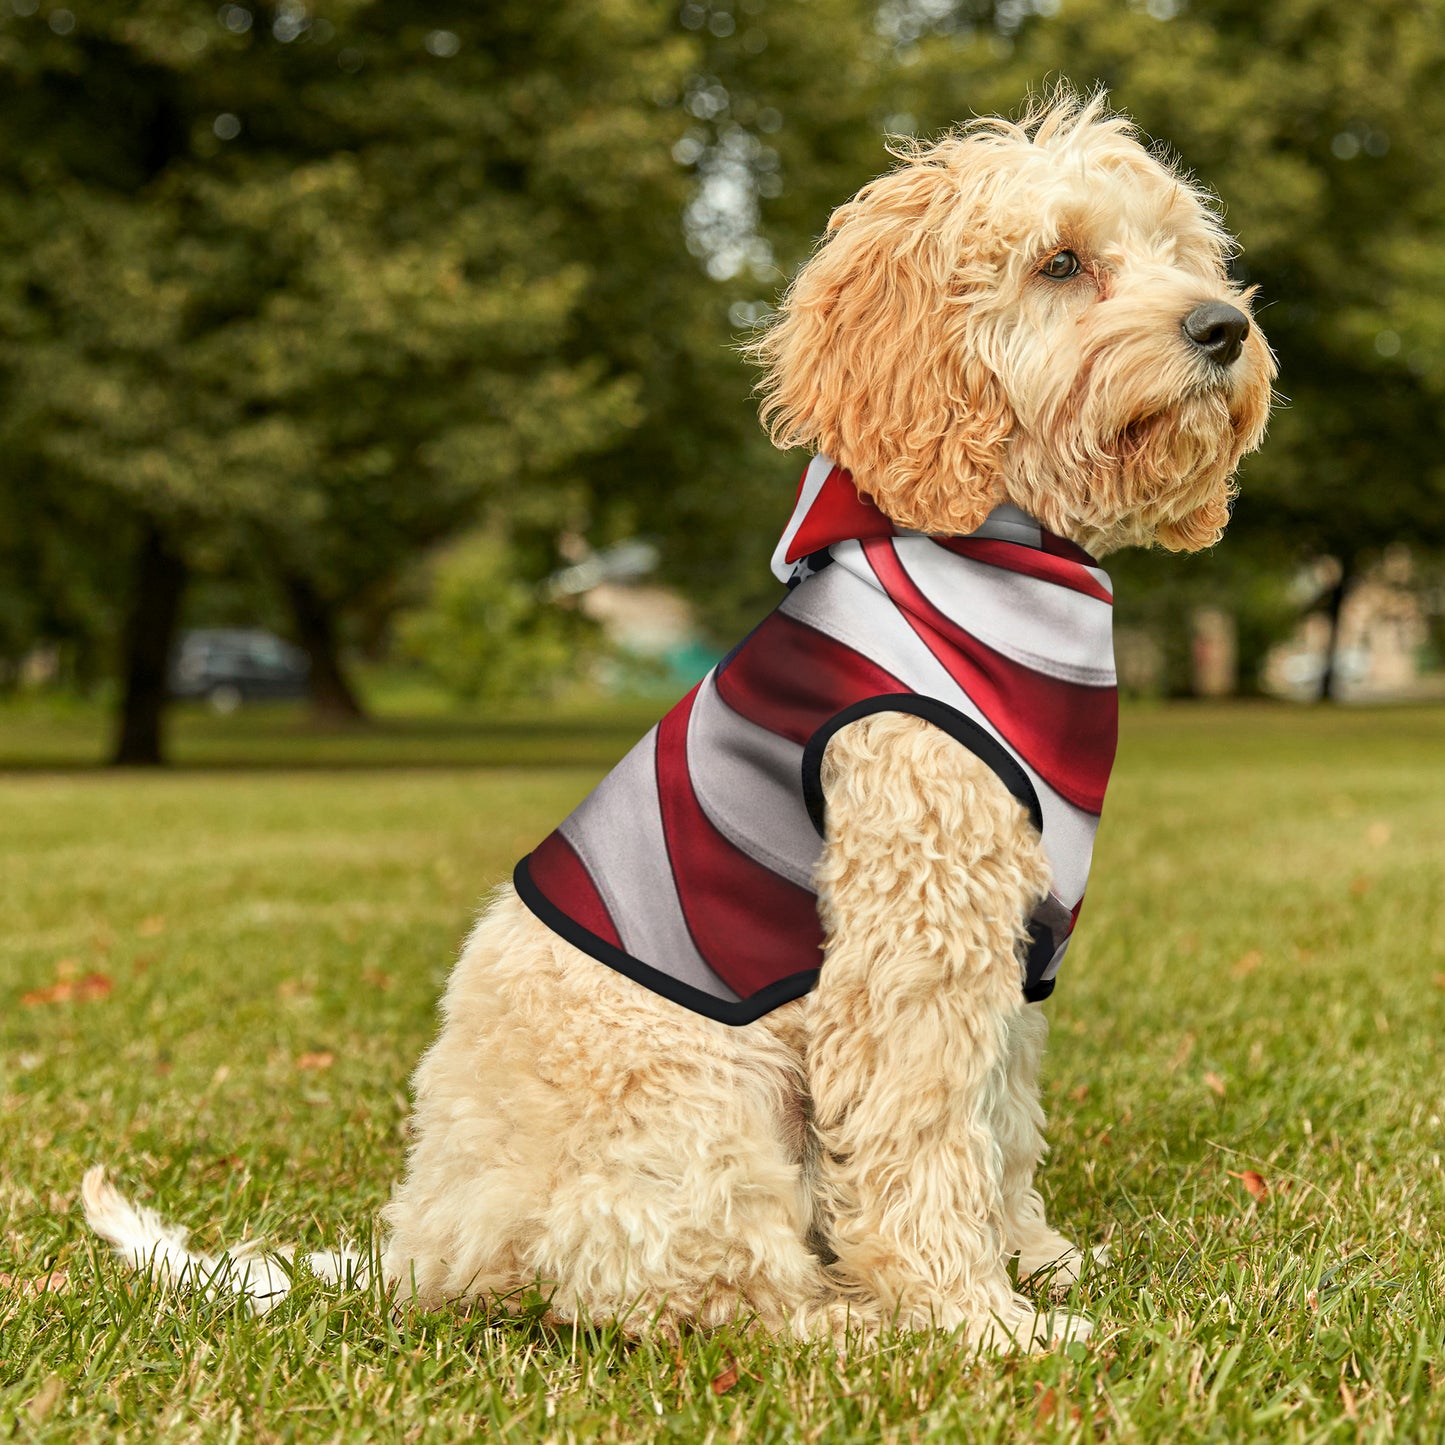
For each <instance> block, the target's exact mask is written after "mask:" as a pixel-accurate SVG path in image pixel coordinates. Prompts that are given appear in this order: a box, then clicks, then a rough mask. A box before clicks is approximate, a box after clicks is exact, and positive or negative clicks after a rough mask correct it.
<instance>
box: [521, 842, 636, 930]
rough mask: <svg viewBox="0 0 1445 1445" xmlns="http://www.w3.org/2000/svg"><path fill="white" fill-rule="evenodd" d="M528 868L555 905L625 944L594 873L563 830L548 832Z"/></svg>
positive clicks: (578, 920)
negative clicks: (579, 855) (589, 869)
mask: <svg viewBox="0 0 1445 1445" xmlns="http://www.w3.org/2000/svg"><path fill="white" fill-rule="evenodd" d="M527 872H528V874H529V875H530V877H531V879H532V882H533V883H535V884H536V886H537V890H538V892H540V893H541V894H542V896H543V897H544V898H545V899H546V900H547V901H548V902H549V903H551V904H552V905H553V906H554V907H555V908H557V909H558V910H560V911H561V912H563V913H565V914H567V916H568V917H569V918H574V919H576V921H577V922H578V923H580V924H581V925H582V927H583V928H586V929H588V930H589V931H590V932H592V933H595V934H596V935H597V937H598V938H601V939H605V940H606V941H607V942H608V943H610V944H611V945H612V946H613V947H614V948H621V947H622V939H621V938H620V937H619V936H618V933H617V926H616V925H615V924H614V923H613V922H612V915H611V914H610V913H608V911H607V905H606V904H605V903H604V902H603V901H602V895H601V894H600V893H599V892H598V891H597V885H596V884H595V883H594V882H593V881H592V875H591V874H590V873H589V872H588V871H587V866H586V864H584V863H583V862H582V860H581V859H580V858H579V857H578V856H577V852H576V849H574V848H573V847H572V845H571V844H570V843H569V842H568V841H567V840H566V839H565V838H564V837H563V836H562V835H561V834H560V833H552V834H549V835H548V836H547V837H546V838H544V839H543V840H542V841H541V842H540V843H539V844H537V846H536V847H535V848H534V849H533V850H532V852H531V853H530V854H529V855H528V858H527Z"/></svg>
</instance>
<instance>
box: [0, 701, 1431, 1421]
mask: <svg viewBox="0 0 1445 1445" xmlns="http://www.w3.org/2000/svg"><path fill="white" fill-rule="evenodd" d="M640 716H641V715H640V714H639V713H637V712H635V711H633V712H629V713H626V714H625V715H617V714H608V713H587V712H585V711H577V712H569V713H565V714H561V715H557V714H553V715H551V716H548V717H530V718H529V717H525V716H519V717H515V718H511V719H508V720H505V721H504V722H502V723H497V724H494V725H492V726H491V727H483V726H481V725H480V724H461V723H455V722H452V723H449V722H447V721H446V720H444V719H439V718H433V719H431V720H429V721H428V720H423V721H422V722H418V723H415V724H410V725H408V724H401V723H393V724H390V725H388V726H387V727H385V728H383V729H381V730H380V731H379V732H377V733H372V734H357V735H353V736H349V737H342V738H339V739H332V738H327V737H325V736H323V735H318V734H312V733H308V732H306V731H305V730H304V729H302V728H300V727H298V725H297V724H296V722H295V720H294V719H293V718H292V717H291V715H290V714H287V713H284V712H281V713H276V714H267V715H265V716H249V717H248V716H244V715H243V716H242V717H241V718H238V719H229V720H226V721H225V722H224V724H222V723H213V722H211V721H209V720H206V719H204V718H194V717H193V718H191V719H189V720H187V722H186V723H185V725H184V727H183V728H182V730H181V735H180V736H179V737H178V741H177V755H178V756H179V757H180V758H181V760H182V761H183V762H185V763H186V764H188V766H187V767H184V768H182V769H178V770H177V771H174V772H171V773H167V774H165V775H162V776H140V775H135V774H130V775H125V774H116V775H107V774H104V773H100V772H94V771H89V770H86V769H84V768H81V767H78V766H73V765H75V764H79V763H81V762H83V761H84V760H85V759H86V758H88V757H90V756H93V755H94V753H95V749H96V746H97V740H98V737H99V734H98V732H97V731H96V730H95V729H94V727H93V725H92V723H91V722H89V721H87V720H86V719H84V718H78V719H75V720H72V721H71V722H66V721H65V720H63V719H62V720H60V721H55V720H53V719H52V720H51V721H50V722H49V723H47V722H46V721H45V719H44V718H38V717H37V715H35V714H23V715H21V714H17V715H15V716H13V717H10V718H7V717H6V715H4V714H0V758H4V759H6V760H7V761H9V762H11V763H12V764H15V765H20V764H28V765H29V770H28V771H18V770H17V771H11V772H9V773H7V774H4V775H0V818H3V832H0V877H3V889H0V1009H3V1023H0V1030H3V1032H0V1121H3V1125H0V1437H4V1438H10V1437H12V1436H14V1437H17V1438H24V1439H38V1440H107V1441H108V1440H116V1439H128V1440H132V1441H137V1442H140V1441H146V1442H149V1441H181V1440H192V1439H197V1440H200V1439H205V1440H212V1439H216V1440H220V1439H226V1440H237V1439H257V1440H265V1441H269V1440H292V1439H295V1440H308V1441H309V1440H317V1441H321V1440H327V1441H329V1440H347V1441H351V1440H355V1441H363V1440H386V1441H389V1440H397V1441H403V1440H404V1441H420V1440H437V1441H441V1440H452V1439H457V1438H462V1437H464V1436H482V1437H486V1438H490V1439H496V1440H517V1441H522V1440H540V1439H547V1438H555V1439H557V1440H578V1441H582V1440H593V1439H598V1440H619V1441H623V1440H626V1441H632V1440H655V1439H675V1440H687V1441H693V1440H698V1441H701V1440H709V1439H716V1440H729V1441H730V1440H798V1441H829V1442H832V1441H854V1440H857V1441H865V1440H868V1441H871V1440H879V1439H885V1440H905V1441H912V1440H916V1439H924V1438H929V1439H939V1440H953V1439H956V1440H967V1441H970V1442H972V1441H991V1440H1023V1439H1027V1440H1092V1439H1102V1440H1117V1441H1204V1440H1209V1441H1235V1440H1240V1441H1246V1440H1250V1441H1252V1440H1288V1441H1301V1442H1303V1441H1325V1440H1342V1441H1343V1440H1350V1441H1354V1440H1357V1439H1360V1440H1386V1439H1399V1440H1406V1441H1415V1440H1429V1441H1436V1440H1440V1439H1442V1438H1445V1291H1442V1281H1445V1242H1442V1237H1441V1224H1442V1221H1445V1169H1442V1163H1441V1156H1442V1150H1445V1124H1442V1116H1445V1087H1442V1079H1441V1066H1442V1062H1445V1052H1442V1039H1445V711H1442V710H1438V709H1402V710H1399V711H1383V710H1381V711H1366V710H1359V711H1355V710H1348V711H1346V710H1329V709H1326V710H1318V711H1303V710H1301V711H1295V710H1284V709H1276V708H1268V707H1242V706H1241V707H1233V708H1210V709H1204V708H1198V709H1184V708H1158V709H1150V710H1143V709H1140V710H1135V711H1131V712H1128V713H1126V716H1125V718H1124V726H1123V738H1122V744H1121V752H1120V762H1119V765H1118V769H1117V771H1116V777H1115V782H1114V784H1113V786H1112V788H1111V792H1110V799H1109V807H1108V811H1107V814H1106V817H1105V821H1104V825H1103V828H1102V830H1101V833H1100V840H1099V856H1098V861H1097V864H1096V867H1095V872H1094V883H1093V885H1092V889H1091V893H1090V897H1089V902H1088V905H1087V908H1086V911H1085V914H1084V917H1083V920H1082V922H1081V925H1080V932H1079V936H1078V939H1077V942H1076V944H1075V946H1074V949H1073V951H1072V952H1071V954H1070V957H1069V962H1068V965H1067V967H1066V977H1065V979H1064V980H1063V982H1062V984H1061V987H1060V989H1059V991H1058V993H1057V994H1056V996H1055V998H1054V999H1053V1000H1051V1001H1050V1002H1049V1003H1048V1004H1047V1005H1046V1007H1047V1009H1048V1011H1049V1014H1050V1016H1051V1018H1052V1021H1053V1024H1054V1039H1053V1046H1052V1050H1051V1056H1050V1060H1049V1063H1048V1066H1047V1084H1046V1089H1047V1104H1048V1108H1049V1112H1050V1118H1051V1138H1052V1140H1053V1143H1054V1154H1053V1158H1052V1161H1051V1163H1050V1165H1049V1166H1048V1168H1047V1170H1046V1174H1045V1180H1044V1189H1045V1193H1046V1195H1047V1197H1048V1198H1049V1199H1050V1200H1051V1207H1052V1212H1053V1214H1054V1216H1055V1217H1056V1222H1057V1223H1058V1224H1059V1225H1060V1227H1062V1228H1063V1229H1064V1230H1065V1231H1066V1232H1069V1233H1072V1234H1074V1235H1075V1236H1076V1237H1078V1238H1080V1239H1083V1240H1086V1241H1095V1240H1099V1239H1104V1238H1107V1239H1108V1240H1109V1242H1110V1244H1111V1248H1112V1256H1111V1259H1110V1261H1109V1263H1107V1264H1106V1265H1104V1266H1101V1267H1099V1268H1098V1269H1096V1270H1095V1271H1094V1272H1093V1273H1092V1275H1091V1276H1090V1277H1089V1278H1087V1279H1086V1280H1085V1281H1084V1283H1083V1285H1082V1286H1081V1287H1080V1289H1079V1291H1078V1298H1077V1300H1076V1304H1075V1307H1077V1308H1081V1309H1084V1310H1086V1311H1087V1312H1089V1313H1090V1314H1092V1315H1093V1316H1094V1317H1095V1318H1096V1320H1097V1321H1098V1331H1097V1334H1096V1337H1095V1340H1094V1341H1093V1342H1091V1343H1090V1344H1089V1345H1088V1346H1087V1347H1082V1346H1074V1347H1071V1353H1069V1354H1058V1355H1053V1356H1046V1357H1041V1358H1033V1359H1025V1360H1014V1361H1009V1362H999V1361H997V1360H987V1359H986V1360H982V1361H979V1360H976V1359H974V1358H973V1357H971V1356H970V1355H969V1353H968V1351H967V1350H966V1349H965V1348H963V1347H961V1345H960V1343H959V1341H958V1340H957V1339H953V1338H948V1337H942V1336H940V1337H923V1336H909V1337H903V1338H898V1339H894V1340H892V1341H889V1342H888V1343H886V1344H885V1345H884V1347H883V1348H882V1349H881V1350H879V1351H876V1352H874V1353H871V1354H867V1355H859V1356H855V1357H852V1358H849V1359H847V1360H845V1361H842V1362H840V1361H839V1360H837V1359H836V1358H835V1357H834V1355H833V1353H832V1352H831V1351H829V1350H826V1349H821V1348H799V1347H795V1346H792V1345H788V1344H775V1343H771V1342H767V1341H758V1340H753V1339H743V1338H741V1337H739V1336H736V1335H724V1336H721V1337H713V1338H696V1339H692V1340H689V1341H687V1342H686V1343H685V1346H684V1348H683V1349H682V1350H681V1351H679V1352H674V1351H672V1350H670V1349H667V1348H663V1347H657V1348H653V1347H649V1346H632V1345H629V1344H627V1343H625V1342H623V1341H620V1340H618V1339H617V1338H616V1337H614V1336H613V1335H611V1334H609V1333H607V1332H601V1333H596V1334H588V1333H585V1332H584V1333H579V1334H575V1335H574V1334H570V1333H569V1334H565V1335H562V1336H558V1335H556V1334H553V1333H550V1332H549V1331H548V1330H547V1329H546V1328H545V1327H544V1326H542V1325H540V1324H538V1323H537V1322H535V1321H528V1320H521V1321H508V1322H494V1321H491V1320H488V1319H487V1318H486V1316H485V1314H483V1313H481V1312H477V1313H472V1314H460V1313H454V1312H447V1313H441V1314H435V1315H424V1316H418V1315H409V1316H393V1314H392V1313H391V1312H390V1311H389V1310H388V1309H387V1308H386V1307H385V1305H384V1304H383V1303H382V1302H381V1301H380V1300H379V1299H378V1298H377V1297H376V1296H375V1295H373V1294H370V1293H367V1292H365V1291H351V1292H336V1291H332V1290H328V1289H326V1288H324V1287H323V1286H321V1285H320V1284H318V1283H317V1282H315V1281H312V1280H307V1279H303V1280H302V1281H301V1282H300V1284H299V1285H298V1288H297V1289H296V1290H295V1292H294V1293H293V1294H292V1296H291V1297H290V1299H289V1300H287V1301H286V1303H285V1304H283V1305H282V1306H281V1307H280V1308H279V1309H278V1310H276V1311H275V1312H274V1313H273V1314H271V1315H270V1316H268V1317H266V1318H265V1319H261V1320H257V1319H253V1318H251V1317H249V1316H248V1315H246V1314H245V1313H244V1312H242V1311H241V1310H239V1309H237V1308H235V1307H234V1306H231V1305H227V1304H223V1303H204V1302H196V1301H190V1300H176V1299H174V1298H170V1297H166V1296H164V1295H162V1294H159V1293H158V1292H156V1291H154V1290H152V1289H150V1288H149V1287H148V1286H146V1285H144V1284H143V1283H140V1282H137V1281H135V1280H133V1279H131V1278H128V1277H127V1276H126V1275H125V1273H124V1272H123V1271H122V1270H121V1269H120V1268H118V1267H117V1266H116V1265H115V1264H114V1263H113V1262H112V1261H111V1260H110V1259H109V1258H108V1257H105V1256H103V1255H102V1254H101V1253H100V1252H99V1251H98V1250H97V1249H96V1248H95V1247H94V1246H93V1245H92V1244H91V1243H90V1242H89V1241H88V1240H87V1239H86V1237H85V1235H84V1233H83V1232H82V1229H81V1226H80V1223H79V1220H78V1217H77V1211H76V1197H77V1187H78V1184H79V1180H80V1175H81V1173H82V1171H83V1170H84V1169H85V1167H86V1166H87V1165H88V1164H90V1163H92V1162H95V1161H97V1160H104V1161H106V1162H108V1163H109V1164H111V1165H112V1166H113V1167H114V1168H115V1169H116V1170H117V1171H118V1173H119V1175H120V1179H121V1182H122V1184H123V1185H124V1186H125V1187H127V1188H128V1189H130V1190H131V1191H132V1193H133V1194H134V1196H135V1197H137V1198H139V1199H141V1200H144V1201H145V1202H148V1203H152V1204H154V1205H156V1206H157V1207H160V1208H161V1209H162V1210H163V1211H164V1212H166V1213H168V1214H170V1215H171V1216H172V1217H174V1218H176V1219H178V1220H180V1221H182V1222H184V1223H187V1224H190V1225H191V1226H192V1227H193V1228H194V1230H195V1233H196V1238H197V1240H198V1242H199V1243H201V1244H202V1245H203V1246H214V1245H216V1244H218V1243H220V1242H221V1241H222V1240H233V1239H235V1238H237V1237H239V1236H240V1235H241V1234H243V1233H244V1232H246V1231H248V1230H249V1231H250V1232H251V1233H259V1234H262V1235H266V1236H270V1237H273V1238H276V1239H282V1240H290V1239H295V1240H299V1241H301V1242H303V1243H305V1244H307V1245H311V1246H320V1245H323V1244H326V1243H332V1242H334V1241H335V1240H336V1239H337V1237H338V1235H339V1234H341V1233H342V1232H343V1231H345V1232H350V1233H351V1234H353V1235H359V1236H360V1237H361V1238H362V1239H363V1240H365V1239H366V1237H367V1233H368V1230H369V1227H370V1226H369V1221H370V1220H371V1219H372V1218H373V1216H374V1214H375V1211H376V1210H377V1208H378V1206H379V1205H380V1204H381V1203H382V1201H383V1200H384V1199H385V1197H386V1192H387V1189H388V1186H389V1183H390V1181H391V1180H392V1179H393V1178H394V1177H395V1175H396V1174H397V1172H398V1170H399V1168H400V1166H401V1162H402V1155H403V1149H404V1137H405V1121H406V1110H407V1101H406V1078H407V1073H408V1070H409V1068H410V1067H411V1065H412V1063H413V1062H414V1061H415V1058H416V1056H417V1054H418V1052H419V1051H420V1049H421V1048H422V1047H423V1046H424V1044H425V1043H426V1041H427V1039H428V1037H429V1035H430V1033H431V1031H432V1027H433V1006H434V1001H435V998H436V995H437V992H438V990H439V988H440V986H441V984H442V982H443V979H444V977H445V975H446V971H447V967H448V963H449V960H450V958H451V957H452V955H453V954H454V952H455V950H456V947H457V944H458V941H459V940H460V938H461V937H462V935H463V933H464V931H465V929H466V927H467V924H468V920H469V919H470V917H471V916H472V913H473V911H474V909H475V908H476V906H477V903H478V900H479V899H480V898H481V897H482V895H483V894H484V893H485V891H486V889H487V888H488V887H489V886H490V885H491V884H492V883H494V882H495V881H497V880H498V879H500V878H502V877H503V876H504V875H505V873H506V872H507V870H508V869H509V867H510V865H511V863H512V861H513V859H514V858H515V856H516V855H517V854H518V853H519V852H520V851H523V850H525V849H526V848H527V847H528V846H529V845H530V844H531V843H532V842H534V841H536V839H537V838H539V837H540V836H541V835H542V834H543V833H545V832H546V831H547V830H548V828H549V827H550V826H551V824H552V823H553V822H555V820H556V819H557V818H558V817H559V816H560V815H562V814H563V813H564V812H565V811H566V810H567V809H568V807H569V806H570V805H571V804H572V803H574V802H575V801H576V800H577V799H578V798H580V797H581V796H582V795H583V794H584V793H585V792H586V791H587V789H588V788H589V787H590V786H591V784H592V782H593V781H594V780H595V779H596V777H597V776H598V775H599V773H600V771H601V769H602V768H603V766H604V765H605V763H606V761H607V760H608V759H609V758H611V757H614V756H616V755H617V754H618V753H619V752H620V751H621V750H622V749H623V747H625V745H626V743H627V742H628V741H629V740H630V739H631V737H632V736H634V735H635V734H636V732H637V731H639V730H640V729H639V719H640ZM268 719H269V721H268ZM62 764H63V765H65V766H64V767H61V766H58V765H62ZM228 764H234V765H235V766H225V765H228ZM322 764H332V766H329V767H328V766H319V765H322ZM734 1362H735V1370H734Z"/></svg>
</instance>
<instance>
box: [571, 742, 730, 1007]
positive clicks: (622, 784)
mask: <svg viewBox="0 0 1445 1445" xmlns="http://www.w3.org/2000/svg"><path fill="white" fill-rule="evenodd" d="M557 831H558V832H559V833H561V834H562V836H563V837H564V838H565V839H566V840H567V841H568V842H569V843H570V844H571V845H572V847H573V849H574V850H575V851H576V853H577V856H578V857H579V858H580V859H581V860H582V863H583V865H584V866H585V867H586V869H587V871H588V873H589V874H591V876H592V881H593V882H594V883H595V884H596V885H597V891H598V892H599V893H600V894H601V895H602V901H603V902H604V903H605V904H606V905H607V911H608V913H610V914H611V915H612V921H613V923H615V924H616V925H617V932H618V936H619V937H620V938H621V939H622V947H623V948H624V949H625V950H626V951H627V952H628V953H630V954H631V955H632V956H633V957H634V958H636V959H640V960H641V961H642V962H643V963H646V964H650V965H651V966H652V967H653V968H656V969H658V970H660V971H661V972H663V973H667V974H671V975H672V977H673V978H675V979H678V980H680V981H681V982H683V983H689V984H691V985H692V986H693V987H694V988H698V989H701V990H702V991H703V992H704V993H710V994H712V995H713V997H714V998H723V999H729V1000H733V999H736V998H737V997H738V995H737V994H735V993H734V992H733V991H732V990H731V989H730V988H729V987H728V986H727V984H725V983H724V982H723V981H722V979H720V978H719V977H718V976H717V974H715V973H714V972H713V971H712V969H711V968H709V967H708V965H707V962H706V961H705V960H704V959H703V957H702V955H701V954H700V953H699V952H698V951H697V946H696V945H695V944H694V943H693V941H692V934H691V933H689V932H688V927H687V920H686V919H685V918H684V917H683V913H682V904H681V902H680V901H679V900H678V896H677V884H676V882H675V881H674V879H673V876H672V864H671V862H670V861H669V860H668V856H667V841H666V839H665V838H664V836H663V832H662V806H661V803H660V802H659V800H658V795H657V729H656V728H653V729H652V731H651V732H649V733H648V734H647V736H646V737H645V738H643V739H642V741H641V742H640V743H638V744H637V746H636V747H635V748H633V749H632V751H631V752H629V753H628V754H627V756H626V757H625V758H623V760H622V761H621V762H620V763H618V765H617V766H616V767H615V768H613V770H612V771H611V772H610V773H608V774H607V776H606V777H605V778H603V779H602V781H601V782H600V783H599V784H598V785H597V787H596V788H595V789H594V790H593V791H592V792H591V793H590V794H589V795H588V796H587V797H586V798H584V799H583V800H582V802H581V804H580V805H579V806H578V807H577V809H576V811H575V812H574V813H572V815H571V816H570V817H569V818H567V820H566V821H565V822H564V823H563V824H562V826H561V827H560V828H559V829H558V830H557Z"/></svg>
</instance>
